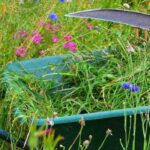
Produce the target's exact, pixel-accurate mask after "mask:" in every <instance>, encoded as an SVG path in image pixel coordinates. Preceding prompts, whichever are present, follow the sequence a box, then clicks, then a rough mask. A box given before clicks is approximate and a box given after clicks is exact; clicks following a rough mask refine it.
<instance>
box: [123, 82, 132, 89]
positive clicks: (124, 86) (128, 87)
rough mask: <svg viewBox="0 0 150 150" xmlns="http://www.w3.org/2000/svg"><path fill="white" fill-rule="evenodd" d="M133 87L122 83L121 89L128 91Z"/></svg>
mask: <svg viewBox="0 0 150 150" xmlns="http://www.w3.org/2000/svg"><path fill="white" fill-rule="evenodd" d="M132 86H133V85H132V84H131V83H123V84H122V88H124V89H130V88H131V87H132Z"/></svg>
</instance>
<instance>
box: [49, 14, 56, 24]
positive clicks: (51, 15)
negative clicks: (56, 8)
mask: <svg viewBox="0 0 150 150" xmlns="http://www.w3.org/2000/svg"><path fill="white" fill-rule="evenodd" d="M49 18H50V19H51V20H53V21H55V22H56V21H57V20H58V17H57V15H56V14H55V13H50V14H49Z"/></svg>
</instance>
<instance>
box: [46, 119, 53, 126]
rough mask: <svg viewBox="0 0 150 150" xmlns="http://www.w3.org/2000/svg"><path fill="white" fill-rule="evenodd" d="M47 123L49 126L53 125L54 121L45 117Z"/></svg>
mask: <svg viewBox="0 0 150 150" xmlns="http://www.w3.org/2000/svg"><path fill="white" fill-rule="evenodd" d="M47 123H48V125H50V126H54V121H52V120H50V119H49V118H47Z"/></svg>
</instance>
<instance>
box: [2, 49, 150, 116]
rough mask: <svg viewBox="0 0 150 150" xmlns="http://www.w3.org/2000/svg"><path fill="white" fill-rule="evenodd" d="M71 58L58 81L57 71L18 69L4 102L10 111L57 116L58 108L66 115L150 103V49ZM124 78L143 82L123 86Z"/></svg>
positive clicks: (87, 53)
mask: <svg viewBox="0 0 150 150" xmlns="http://www.w3.org/2000/svg"><path fill="white" fill-rule="evenodd" d="M70 59H71V61H69V62H66V66H67V69H66V70H65V71H62V72H59V75H61V79H62V80H61V81H59V82H57V83H56V82H55V77H56V76H55V75H54V78H53V79H52V80H45V79H41V78H40V79H37V78H36V77H35V76H34V75H30V74H24V75H23V76H18V75H16V74H15V73H14V74H13V80H10V81H13V82H9V84H8V86H9V88H8V90H7V93H6V98H5V102H4V105H5V106H7V107H8V109H9V111H14V110H15V109H19V110H20V111H21V113H22V115H24V116H26V117H33V116H34V117H36V118H39V117H44V118H46V117H54V114H56V112H57V114H58V115H59V116H65V115H73V114H81V113H91V112H98V111H107V110H114V109H122V108H132V107H137V106H144V105H149V104H150V102H149V99H150V95H149V91H150V89H149V87H150V72H149V70H150V68H149V67H150V61H149V60H148V56H147V52H146V51H143V52H136V53H134V54H131V53H126V55H121V52H119V50H118V51H115V50H113V51H109V53H105V55H104V56H103V57H99V56H98V55H97V54H96V55H95V56H94V55H92V54H91V52H86V53H81V52H80V53H79V54H73V56H72V57H71V58H70ZM54 68H55V67H54ZM56 74H58V73H56ZM44 76H45V75H44ZM8 81H9V79H8ZM124 82H130V83H132V84H134V85H138V86H140V91H138V92H131V91H129V90H126V89H123V88H122V86H121V85H122V83H124ZM6 103H7V104H6ZM5 110H6V109H5Z"/></svg>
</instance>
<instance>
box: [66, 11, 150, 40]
mask: <svg viewBox="0 0 150 150" xmlns="http://www.w3.org/2000/svg"><path fill="white" fill-rule="evenodd" d="M66 16H67V17H77V18H93V19H100V20H103V21H111V22H116V23H121V24H126V25H130V26H132V27H136V36H138V37H139V34H140V33H139V28H141V29H145V33H144V39H145V41H147V40H148V31H147V30H150V15H149V14H144V13H141V12H136V11H130V10H119V9H93V10H84V11H78V12H74V13H70V14H67V15H66Z"/></svg>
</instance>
